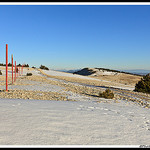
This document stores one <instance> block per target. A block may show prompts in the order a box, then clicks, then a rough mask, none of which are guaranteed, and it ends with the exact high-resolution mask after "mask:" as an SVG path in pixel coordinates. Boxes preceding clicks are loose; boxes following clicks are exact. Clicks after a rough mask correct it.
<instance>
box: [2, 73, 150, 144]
mask: <svg viewBox="0 0 150 150" xmlns="http://www.w3.org/2000/svg"><path fill="white" fill-rule="evenodd" d="M27 72H32V73H33V74H35V75H39V76H41V74H40V73H39V71H37V70H33V71H29V70H26V71H25V70H24V74H26V73H27ZM45 72H46V73H47V74H53V75H54V76H56V75H66V74H67V75H69V76H73V77H74V76H75V75H72V74H68V73H60V72H56V71H52V70H50V71H45ZM77 76H79V75H77ZM81 78H82V77H81ZM84 78H85V77H84ZM49 80H58V79H53V78H49ZM59 81H62V82H65V81H63V80H59ZM28 83H29V84H30V85H24V86H23V85H14V86H9V89H13V88H15V89H25V90H43V91H56V92H60V94H61V92H62V91H63V87H59V86H56V85H50V84H44V83H41V82H38V81H28ZM74 84H77V83H74ZM79 86H81V85H79ZM124 86H125V85H124ZM122 87H123V85H122ZM4 88H5V86H0V89H4ZM68 96H69V98H71V99H75V100H76V101H55V100H53V101H48V100H23V99H0V120H1V123H0V145H6V146H8V145H51V146H52V145H137V146H139V145H143V144H145V145H148V144H149V138H150V109H146V108H142V107H141V106H139V105H137V104H136V103H134V102H131V101H125V100H120V101H119V103H114V102H112V100H111V102H109V101H110V100H107V101H108V102H109V103H104V102H101V103H99V102H97V100H96V99H95V98H94V97H88V96H82V95H80V94H75V93H72V92H68Z"/></svg>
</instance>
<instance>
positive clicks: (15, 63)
mask: <svg viewBox="0 0 150 150" xmlns="http://www.w3.org/2000/svg"><path fill="white" fill-rule="evenodd" d="M16 69H17V68H16V61H15V79H14V81H16Z"/></svg>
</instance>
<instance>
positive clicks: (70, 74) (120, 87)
mask: <svg viewBox="0 0 150 150" xmlns="http://www.w3.org/2000/svg"><path fill="white" fill-rule="evenodd" d="M43 72H44V73H46V74H47V75H52V76H65V77H76V78H80V79H88V80H96V81H103V82H111V81H106V80H101V79H94V78H91V77H87V76H82V75H77V74H72V73H66V72H60V71H54V70H43ZM112 83H113V82H112ZM112 87H114V88H119V89H126V90H134V87H133V86H128V85H124V84H118V85H117V86H112Z"/></svg>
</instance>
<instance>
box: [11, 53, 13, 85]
mask: <svg viewBox="0 0 150 150" xmlns="http://www.w3.org/2000/svg"><path fill="white" fill-rule="evenodd" d="M11 59H12V84H13V55H11Z"/></svg>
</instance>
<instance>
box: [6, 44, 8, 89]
mask: <svg viewBox="0 0 150 150" xmlns="http://www.w3.org/2000/svg"><path fill="white" fill-rule="evenodd" d="M6 91H8V44H6Z"/></svg>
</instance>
